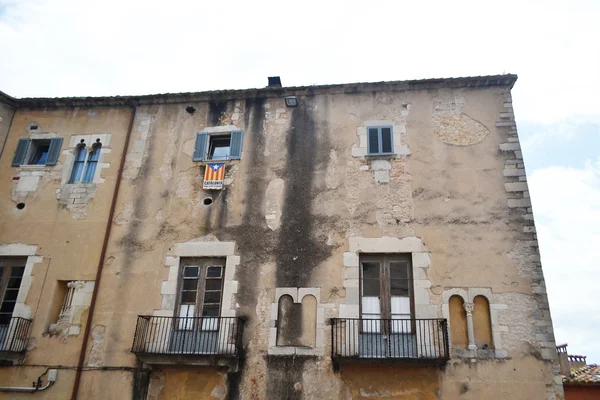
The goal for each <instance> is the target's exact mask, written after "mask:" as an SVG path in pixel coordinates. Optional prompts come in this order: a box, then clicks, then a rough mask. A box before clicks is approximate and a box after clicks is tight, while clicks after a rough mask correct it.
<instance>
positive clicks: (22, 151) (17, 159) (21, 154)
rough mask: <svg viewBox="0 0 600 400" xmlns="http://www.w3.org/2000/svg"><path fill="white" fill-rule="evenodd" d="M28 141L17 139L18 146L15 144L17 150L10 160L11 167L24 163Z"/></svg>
mask: <svg viewBox="0 0 600 400" xmlns="http://www.w3.org/2000/svg"><path fill="white" fill-rule="evenodd" d="M30 141H31V140H30V139H19V144H17V150H16V151H15V156H14V157H13V160H12V166H13V167H18V166H19V165H21V164H23V162H24V161H25V155H26V154H27V149H28V148H29V142H30Z"/></svg>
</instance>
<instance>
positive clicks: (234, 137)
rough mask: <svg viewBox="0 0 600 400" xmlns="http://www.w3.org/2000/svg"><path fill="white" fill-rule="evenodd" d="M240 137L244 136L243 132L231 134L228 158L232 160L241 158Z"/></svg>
mask: <svg viewBox="0 0 600 400" xmlns="http://www.w3.org/2000/svg"><path fill="white" fill-rule="evenodd" d="M242 136H244V132H242V131H232V132H231V148H230V150H229V157H230V158H231V159H232V160H239V159H240V157H241V156H242Z"/></svg>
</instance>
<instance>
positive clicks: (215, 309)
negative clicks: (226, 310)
mask: <svg viewBox="0 0 600 400" xmlns="http://www.w3.org/2000/svg"><path fill="white" fill-rule="evenodd" d="M202 316H203V317H218V316H219V306H204V309H203V310H202Z"/></svg>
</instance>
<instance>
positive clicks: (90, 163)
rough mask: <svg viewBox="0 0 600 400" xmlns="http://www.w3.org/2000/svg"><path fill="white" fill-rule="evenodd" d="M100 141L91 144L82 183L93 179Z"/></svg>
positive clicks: (100, 145)
mask: <svg viewBox="0 0 600 400" xmlns="http://www.w3.org/2000/svg"><path fill="white" fill-rule="evenodd" d="M101 148H102V143H100V142H99V141H96V143H94V145H93V146H92V151H91V152H90V154H88V159H87V164H86V166H85V173H84V174H83V179H82V181H83V183H91V182H93V181H94V174H95V173H96V166H97V165H98V158H99V157H100V149H101Z"/></svg>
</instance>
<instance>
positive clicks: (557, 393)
mask: <svg viewBox="0 0 600 400" xmlns="http://www.w3.org/2000/svg"><path fill="white" fill-rule="evenodd" d="M516 79H517V77H516V76H515V75H501V76H485V77H470V78H452V79H430V80H416V81H399V82H382V83H360V84H343V85H330V86H309V87H282V86H281V84H280V83H279V80H278V79H277V78H273V79H270V83H269V86H268V87H266V88H263V89H251V90H227V91H214V92H202V93H180V94H165V95H151V96H132V97H102V98H99V97H98V98H53V99H50V98H23V99H13V98H11V97H9V96H6V95H4V94H2V96H0V103H1V104H0V142H5V143H4V145H3V150H2V154H1V157H0V181H1V182H2V183H1V184H0V224H1V229H0V273H1V276H0V282H1V284H0V289H1V293H0V299H1V301H2V304H1V306H0V319H1V320H0V347H1V350H2V352H1V353H0V357H1V359H2V360H3V366H2V367H0V386H1V387H0V391H1V392H0V396H1V397H3V398H21V397H27V396H33V397H36V398H48V399H68V398H79V399H122V398H123V399H124V398H134V399H184V398H194V399H211V398H214V399H225V398H229V399H352V398H353V399H359V398H389V399H404V398H407V399H409V398H410V399H438V398H442V399H458V398H460V399H561V398H563V391H562V380H561V376H560V371H559V367H558V363H557V355H556V348H555V342H554V335H553V330H552V321H551V318H550V311H549V307H548V301H547V297H546V293H545V284H544V278H543V274H542V269H541V264H540V257H539V252H538V244H537V240H536V231H535V225H534V221H533V214H532V210H531V203H530V199H529V192H528V189H527V179H526V174H525V169H524V166H523V157H522V154H521V150H520V147H519V139H518V135H517V128H516V123H515V118H514V114H513V104H512V101H511V88H512V87H513V85H514V83H515V81H516ZM0 148H2V147H0ZM32 382H34V384H33V387H32ZM16 390H20V391H35V393H34V394H33V395H32V394H20V393H17V392H16Z"/></svg>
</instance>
